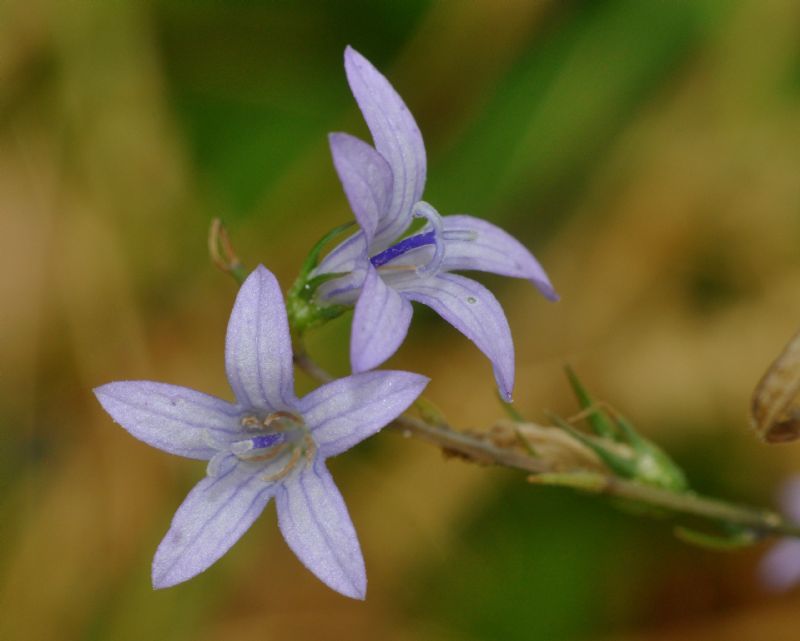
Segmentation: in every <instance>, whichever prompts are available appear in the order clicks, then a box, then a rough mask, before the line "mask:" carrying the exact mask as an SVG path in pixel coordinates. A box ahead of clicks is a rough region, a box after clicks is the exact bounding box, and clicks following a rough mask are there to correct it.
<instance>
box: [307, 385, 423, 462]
mask: <svg viewBox="0 0 800 641" xmlns="http://www.w3.org/2000/svg"><path fill="white" fill-rule="evenodd" d="M428 381H429V379H428V378H427V377H425V376H420V375H419V374H410V373H408V372H391V371H382V372H366V373H364V374H355V375H353V376H348V377H347V378H340V379H338V380H336V381H333V382H332V383H328V384H327V385H323V386H322V387H319V388H317V389H316V390H314V391H313V392H311V393H310V394H308V395H307V396H305V397H304V398H302V399H301V400H300V405H299V406H298V409H299V410H300V411H301V412H302V413H303V416H304V417H305V420H306V424H307V425H308V427H309V429H310V430H311V433H312V435H313V437H314V442H315V443H316V444H317V447H318V449H319V455H320V456H321V457H322V458H327V457H329V456H336V455H337V454H341V453H342V452H344V451H346V450H349V449H350V448H351V447H353V446H354V445H356V444H357V443H360V442H361V441H363V440H364V439H365V438H368V437H369V436H372V435H373V434H374V433H375V432H377V431H378V430H380V429H381V428H382V427H383V426H384V425H387V424H388V423H390V422H391V421H393V420H394V419H396V418H397V417H398V416H400V414H402V413H403V412H405V411H406V409H408V407H409V405H411V403H413V402H414V401H415V400H416V398H417V397H418V396H419V395H420V394H421V393H422V390H423V389H425V386H426V385H427V384H428Z"/></svg>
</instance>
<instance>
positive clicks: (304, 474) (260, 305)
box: [95, 266, 428, 598]
mask: <svg viewBox="0 0 800 641" xmlns="http://www.w3.org/2000/svg"><path fill="white" fill-rule="evenodd" d="M225 369H226V372H227V376H228V382H229V383H230V386H231V388H232V389H233V392H234V394H235V396H236V402H235V403H229V402H226V401H223V400H221V399H219V398H216V397H214V396H209V395H207V394H202V393H200V392H196V391H194V390H191V389H187V388H185V387H178V386H175V385H168V384H166V383H153V382H150V381H125V382H117V383H109V384H107V385H103V386H101V387H98V388H97V389H96V390H95V394H96V395H97V398H98V400H99V401H100V403H101V404H102V406H103V408H104V409H105V410H106V411H107V412H108V413H109V414H110V415H111V416H112V418H113V419H114V420H115V421H116V422H118V423H119V424H120V425H122V426H123V427H124V428H125V429H126V430H128V431H129V432H130V433H131V434H132V435H133V436H135V437H136V438H138V439H140V440H142V441H144V442H145V443H148V444H150V445H152V446H154V447H157V448H159V449H161V450H164V451H166V452H169V453H171V454H177V455H179V456H185V457H188V458H194V459H202V460H207V461H209V463H208V468H207V474H208V475H207V476H206V478H204V479H203V480H202V481H200V482H199V483H198V484H197V485H196V486H195V488H194V489H193V490H192V491H191V492H190V493H189V495H188V496H187V497H186V500H185V501H184V502H183V504H182V505H181V506H180V508H179V509H178V511H177V513H176V514H175V517H174V519H173V521H172V526H171V527H170V530H169V532H167V535H166V536H165V537H164V540H163V541H162V542H161V544H160V545H159V547H158V551H157V552H156V555H155V558H154V560H153V585H154V587H156V588H165V587H169V586H171V585H175V584H176V583H180V582H182V581H185V580H187V579H189V578H191V577H193V576H195V575H196V574H198V573H200V572H202V571H204V570H205V569H206V568H208V567H209V566H210V565H211V564H213V563H214V562H215V561H216V560H217V559H219V558H220V557H221V556H222V555H223V554H225V552H227V551H228V549H229V548H230V547H231V546H232V545H233V544H234V543H235V542H236V541H237V540H238V539H239V537H241V536H242V534H244V533H245V531H247V529H248V528H249V527H250V525H251V524H252V523H253V521H254V520H255V519H256V518H257V517H258V515H259V514H261V512H262V510H263V509H264V507H265V506H266V505H267V503H268V502H269V500H270V499H271V498H272V497H275V502H276V506H277V512H278V525H279V526H280V529H281V532H282V533H283V536H284V538H285V539H286V542H287V543H288V544H289V547H290V548H291V549H292V550H293V551H294V553H295V554H296V555H297V556H298V557H299V559H300V560H301V561H302V562H303V563H304V564H305V565H306V567H308V569H309V570H311V571H312V572H313V573H314V574H316V575H317V577H319V578H320V580H322V581H323V582H324V583H326V584H327V585H328V586H330V587H331V588H333V589H334V590H337V591H339V592H341V593H342V594H345V595H347V596H349V597H353V598H364V595H365V592H366V581H367V579H366V573H365V570H364V561H363V558H362V556H361V549H360V547H359V544H358V539H357V537H356V533H355V530H354V529H353V524H352V522H351V520H350V516H349V515H348V513H347V508H346V507H345V504H344V501H343V500H342V496H341V494H339V491H338V490H337V489H336V485H335V484H334V482H333V479H332V478H331V475H330V473H329V472H328V470H327V468H326V466H325V459H327V458H328V457H330V456H335V455H336V454H339V453H341V452H344V451H345V450H347V449H349V448H351V447H353V446H354V445H355V444H356V443H359V442H360V441H362V440H363V439H365V438H367V437H368V436H370V435H372V434H374V433H375V432H377V431H378V430H379V429H380V428H382V427H383V426H384V425H386V424H387V423H389V422H390V421H392V420H393V419H395V418H396V417H397V416H399V415H400V414H401V413H402V412H403V411H405V409H406V408H407V407H408V406H409V405H410V404H411V403H412V402H413V401H414V400H415V399H416V398H417V396H418V395H419V394H420V392H422V390H423V388H424V387H425V385H426V384H427V382H428V379H427V378H425V377H424V376H420V375H417V374H410V373H406V372H389V371H385V372H369V373H365V374H355V375H353V376H349V377H346V378H341V379H339V380H336V381H333V382H331V383H328V384H326V385H323V386H322V387H319V388H318V389H316V390H314V391H313V392H311V393H310V394H308V395H306V396H305V397H303V398H302V399H298V398H297V397H296V396H295V392H294V370H293V365H292V346H291V340H290V337H289V326H288V323H287V319H286V310H285V308H284V301H283V296H282V295H281V291H280V288H279V286H278V283H277V281H276V280H275V277H274V276H273V275H272V274H271V273H270V272H269V271H267V270H266V269H265V268H264V267H261V266H259V267H258V268H257V269H256V270H255V271H254V272H253V273H252V274H251V275H250V276H249V277H248V278H247V280H246V281H245V283H244V284H243V285H242V287H241V289H240V291H239V294H238V296H237V297H236V302H235V304H234V306H233V312H232V313H231V318H230V321H229V323H228V333H227V340H226V344H225Z"/></svg>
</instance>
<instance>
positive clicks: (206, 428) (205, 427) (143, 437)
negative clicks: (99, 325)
mask: <svg viewBox="0 0 800 641" xmlns="http://www.w3.org/2000/svg"><path fill="white" fill-rule="evenodd" d="M94 393H95V396H96V397H97V400H98V401H100V404H101V405H102V406H103V409H104V410H105V411H106V412H108V413H109V414H110V415H111V417H112V418H113V419H114V420H115V421H116V422H117V423H119V424H120V425H122V427H124V428H125V429H126V430H128V432H130V433H131V434H132V435H133V436H135V437H136V438H138V439H139V440H140V441H144V442H145V443H147V444H148V445H152V446H153V447H157V448H158V449H160V450H164V451H165V452H169V453H170V454H177V455H178V456H185V457H187V458H194V459H201V460H208V459H210V458H211V457H212V456H214V454H215V453H216V450H215V449H214V448H212V447H211V446H210V445H209V436H210V437H212V438H213V439H216V440H219V441H223V442H227V441H230V440H231V439H232V438H233V437H234V436H235V434H236V430H237V426H238V422H237V419H238V415H239V408H237V407H236V406H235V405H231V404H230V403H227V402H225V401H223V400H220V399H218V398H216V397H214V396H209V395H208V394H202V393H200V392H196V391H195V390H192V389H188V388H186V387H180V386H178V385H168V384H166V383H154V382H151V381H120V382H116V383H108V384H106V385H102V386H100V387H98V388H95V390H94Z"/></svg>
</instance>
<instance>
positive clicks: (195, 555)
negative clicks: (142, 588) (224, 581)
mask: <svg viewBox="0 0 800 641" xmlns="http://www.w3.org/2000/svg"><path fill="white" fill-rule="evenodd" d="M231 459H233V460H235V459H234V458H233V457H231ZM222 467H225V468H226V469H225V470H224V471H222V472H221V473H220V474H219V476H216V477H212V476H209V477H206V478H204V479H203V480H202V481H200V482H199V483H198V484H197V485H196V486H195V487H194V489H193V490H192V491H191V492H190V493H189V495H188V496H187V497H186V500H184V502H183V504H182V505H181V506H180V507H179V508H178V511H177V512H176V513H175V517H174V518H173V519H172V526H171V527H170V529H169V532H167V535H166V536H165V537H164V540H163V541H161V544H160V545H159V546H158V550H157V551H156V555H155V558H154V559H153V587H155V588H168V587H170V586H172V585H175V584H176V583H181V582H182V581H186V580H187V579H191V578H192V577H193V576H195V575H197V574H200V572H203V571H204V570H206V569H207V568H208V567H210V566H211V565H212V564H213V563H215V562H216V561H217V559H219V558H220V557H221V556H222V555H223V554H225V552H227V551H228V550H229V549H230V547H231V546H232V545H233V544H234V543H236V541H238V540H239V538H240V537H241V536H242V534H244V533H245V532H246V531H247V529H248V528H249V527H250V525H252V523H253V521H255V520H256V518H257V517H258V515H259V514H261V512H262V511H263V510H264V507H265V506H266V505H267V503H268V502H269V500H270V498H271V497H272V496H273V494H274V493H275V488H276V485H275V484H268V483H266V482H265V481H263V480H262V479H261V476H260V475H259V474H253V471H252V470H251V469H248V466H247V465H245V464H242V463H238V464H230V463H229V464H228V465H227V466H222Z"/></svg>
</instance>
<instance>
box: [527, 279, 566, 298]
mask: <svg viewBox="0 0 800 641" xmlns="http://www.w3.org/2000/svg"><path fill="white" fill-rule="evenodd" d="M532 282H533V284H534V286H535V287H536V289H538V290H539V292H540V293H541V294H542V296H544V297H545V298H546V299H547V300H549V301H550V302H551V303H557V302H558V301H560V300H561V296H560V295H559V294H558V292H556V290H555V288H554V287H553V286H552V285H551V284H550V282H549V281H541V280H534V281H532Z"/></svg>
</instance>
